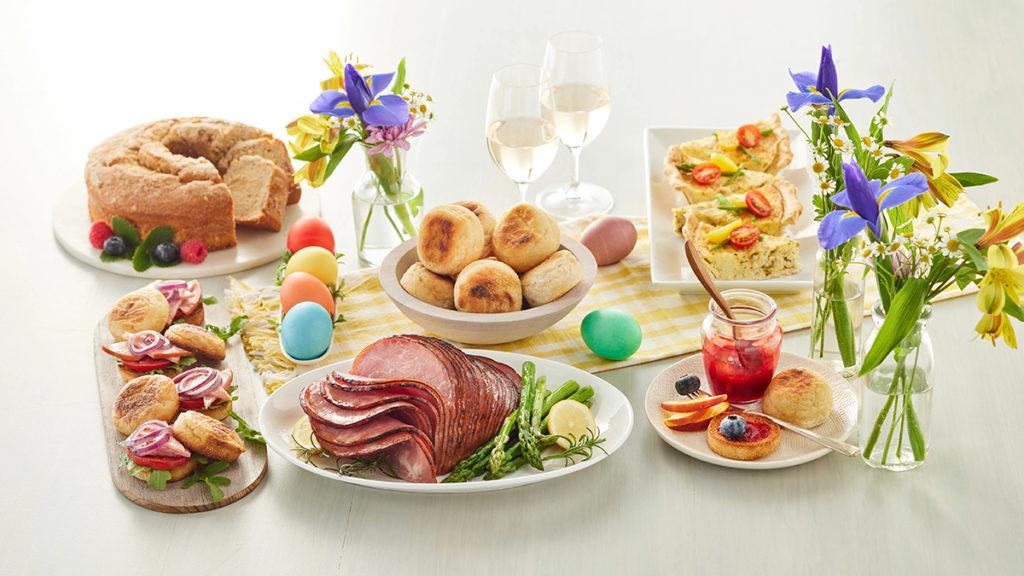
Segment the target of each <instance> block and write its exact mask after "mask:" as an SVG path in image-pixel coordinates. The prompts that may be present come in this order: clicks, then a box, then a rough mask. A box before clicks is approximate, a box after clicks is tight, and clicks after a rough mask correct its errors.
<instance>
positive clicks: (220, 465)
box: [203, 460, 231, 476]
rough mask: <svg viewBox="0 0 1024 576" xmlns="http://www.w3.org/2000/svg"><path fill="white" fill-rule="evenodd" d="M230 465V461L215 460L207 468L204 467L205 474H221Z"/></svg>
mask: <svg viewBox="0 0 1024 576" xmlns="http://www.w3.org/2000/svg"><path fill="white" fill-rule="evenodd" d="M229 466H231V463H230V462H225V461H223V460H218V461H216V462H213V463H212V464H210V465H208V466H207V467H206V468H203V474H206V475H208V476H212V475H214V474H220V473H221V472H223V471H225V470H227V469H228V467H229Z"/></svg>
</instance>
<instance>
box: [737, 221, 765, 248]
mask: <svg viewBox="0 0 1024 576" xmlns="http://www.w3.org/2000/svg"><path fill="white" fill-rule="evenodd" d="M760 237H761V231H760V230H758V229H757V226H754V225H753V224H744V225H743V226H740V227H739V228H737V229H735V230H733V231H732V233H731V234H729V244H730V245H732V247H733V248H739V249H743V248H750V247H751V246H753V245H754V243H755V242H757V239H758V238H760Z"/></svg>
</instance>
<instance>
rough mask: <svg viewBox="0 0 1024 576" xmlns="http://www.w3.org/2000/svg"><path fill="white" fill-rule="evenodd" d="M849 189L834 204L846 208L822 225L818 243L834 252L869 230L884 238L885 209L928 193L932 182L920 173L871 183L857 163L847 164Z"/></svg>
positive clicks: (829, 214)
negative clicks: (882, 227) (883, 182)
mask: <svg viewBox="0 0 1024 576" xmlns="http://www.w3.org/2000/svg"><path fill="white" fill-rule="evenodd" d="M843 178H844V179H845V181H846V189H845V190H843V191H842V192H840V193H838V194H836V195H834V196H832V203H833V204H835V205H836V206H842V208H843V209H838V210H833V211H832V212H829V213H828V214H826V215H825V218H823V219H822V221H821V225H820V226H818V242H820V243H821V247H822V248H825V249H826V250H831V249H832V248H835V247H836V246H840V245H841V244H843V243H845V242H846V241H848V240H849V239H851V238H853V237H854V236H856V235H857V234H859V233H860V232H861V230H864V228H865V227H867V228H868V229H869V230H871V232H872V233H873V234H874V235H875V238H880V237H881V236H882V229H881V215H882V211H883V210H887V209H889V208H894V207H896V206H899V205H900V204H903V203H904V202H908V201H910V200H913V199H914V198H917V197H918V196H920V195H921V194H924V193H925V192H927V191H928V179H927V178H925V176H924V174H921V173H920V172H912V173H910V174H907V175H906V176H901V177H899V178H897V179H895V180H893V181H892V182H889V183H888V184H886V185H885V186H882V183H881V182H880V181H878V180H868V178H867V176H865V175H864V171H863V170H861V169H860V166H858V165H857V164H856V163H854V162H843Z"/></svg>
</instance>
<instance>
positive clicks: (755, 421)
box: [707, 413, 780, 460]
mask: <svg viewBox="0 0 1024 576" xmlns="http://www.w3.org/2000/svg"><path fill="white" fill-rule="evenodd" d="M730 416H739V417H741V418H743V419H744V420H746V423H747V425H746V428H747V429H746V432H745V433H744V434H743V436H742V437H741V438H738V439H736V440H733V439H730V438H727V437H726V436H725V435H724V434H722V432H721V431H720V430H719V426H721V424H722V420H725V419H726V418H728V417H730ZM707 438H708V447H709V448H711V450H712V451H713V452H714V453H715V454H718V455H719V456H724V457H725V458H729V459H730V460H758V459H760V458H764V457H765V456H767V455H769V454H771V453H772V452H775V451H776V450H777V449H778V448H779V438H780V432H779V425H778V424H776V423H775V422H772V421H771V420H769V419H768V418H765V417H764V416H758V415H756V414H747V413H744V414H739V415H734V414H729V413H725V414H719V415H718V416H715V417H714V418H712V419H711V422H709V423H708V430H707Z"/></svg>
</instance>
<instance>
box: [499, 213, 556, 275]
mask: <svg viewBox="0 0 1024 576" xmlns="http://www.w3.org/2000/svg"><path fill="white" fill-rule="evenodd" d="M561 242H562V237H561V233H560V232H559V230H558V222H556V221H555V219H554V218H553V217H551V215H549V214H548V213H547V212H545V211H544V210H542V209H540V208H538V207H536V206H534V205H532V204H517V205H515V206H513V207H512V208H510V209H509V211H508V212H505V214H503V215H502V216H501V219H500V220H498V224H497V226H495V227H494V234H493V236H492V238H491V243H492V244H493V247H494V255H495V256H497V257H498V260H501V261H502V262H504V263H505V264H508V265H509V266H511V267H512V269H513V270H515V271H516V272H518V273H519V274H522V273H524V272H526V271H527V270H530V269H531V268H533V267H534V266H536V265H537V264H540V263H541V262H543V261H544V259H545V258H547V257H548V256H551V255H552V254H554V253H555V250H558V246H559V245H560V244H561Z"/></svg>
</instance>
